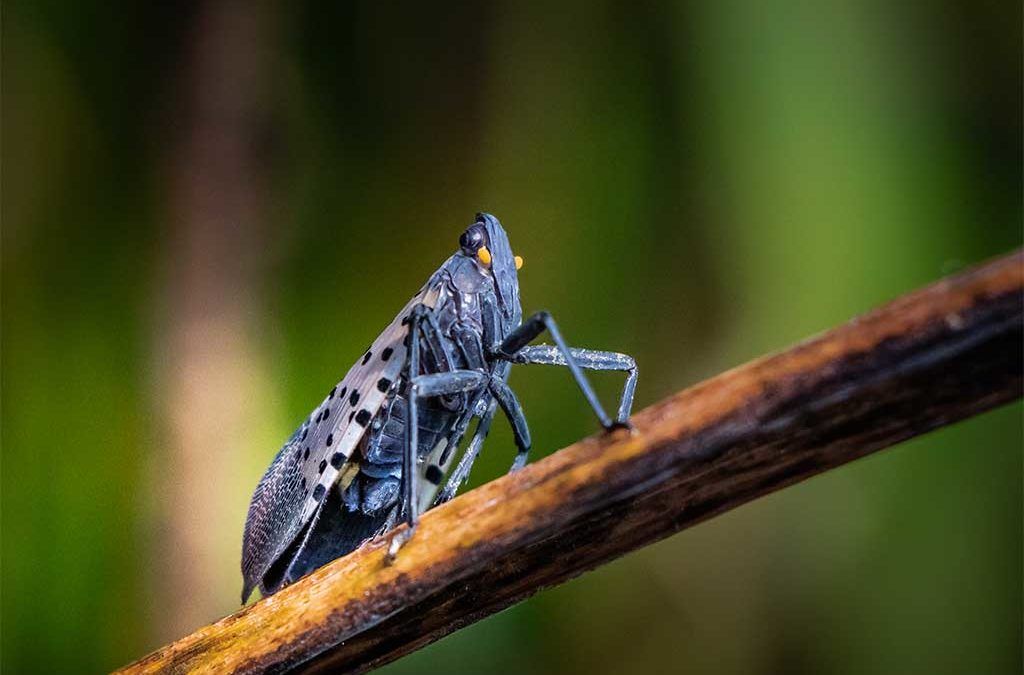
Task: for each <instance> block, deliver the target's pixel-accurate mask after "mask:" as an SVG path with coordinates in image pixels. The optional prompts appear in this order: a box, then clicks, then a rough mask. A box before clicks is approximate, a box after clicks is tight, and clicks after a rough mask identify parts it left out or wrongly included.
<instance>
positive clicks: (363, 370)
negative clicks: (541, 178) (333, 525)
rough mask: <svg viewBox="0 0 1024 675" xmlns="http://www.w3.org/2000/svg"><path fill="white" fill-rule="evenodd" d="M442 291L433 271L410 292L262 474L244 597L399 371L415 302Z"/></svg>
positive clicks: (328, 482) (321, 492)
mask: <svg viewBox="0 0 1024 675" xmlns="http://www.w3.org/2000/svg"><path fill="white" fill-rule="evenodd" d="M439 292H440V287H439V286H438V284H436V283H434V279H433V278H432V279H431V282H428V284H427V285H426V286H424V287H423V289H421V290H420V292H419V293H417V294H416V295H414V296H413V297H412V299H411V300H410V301H409V302H408V304H406V306H405V307H404V308H403V309H402V311H401V312H399V314H398V316H397V317H396V318H395V320H394V321H392V322H391V324H390V325H389V326H388V327H387V328H385V329H384V332H382V333H381V334H380V336H379V337H378V338H377V339H376V340H375V341H374V342H373V344H372V345H371V346H370V348H369V349H368V350H367V351H366V353H364V354H363V356H361V357H360V359H359V361H358V362H356V364H355V365H354V366H352V368H351V369H349V371H348V373H347V374H346V375H345V377H344V378H343V379H342V380H341V382H339V383H338V384H337V386H335V387H334V389H332V390H331V392H330V393H329V394H328V395H327V397H326V398H325V399H324V400H323V402H322V403H321V404H320V405H319V406H318V407H317V408H316V410H314V411H313V413H312V415H310V417H309V418H308V419H307V420H306V421H305V422H303V424H302V425H301V426H300V427H299V429H297V430H296V432H295V433H294V434H292V436H291V438H289V439H288V441H287V442H286V443H285V445H284V447H283V448H281V450H280V451H279V452H278V454H277V456H276V457H275V458H274V461H273V463H272V464H271V465H270V468H269V469H267V473H266V474H265V475H264V476H263V478H262V480H260V482H259V484H258V485H257V487H256V491H255V492H254V494H253V498H252V502H251V503H250V505H249V515H248V517H247V519H246V523H245V533H244V535H243V540H242V574H243V576H244V578H245V586H244V589H243V601H244V597H246V596H247V595H248V591H250V590H251V589H252V588H254V587H255V586H256V585H257V584H258V583H259V581H260V580H261V579H262V578H263V576H264V575H265V574H266V572H267V570H268V569H269V568H270V566H271V565H272V564H273V563H274V562H275V561H276V560H277V559H278V558H279V557H280V556H281V555H282V554H283V553H284V552H285V550H286V549H287V548H288V546H289V545H290V544H291V543H292V542H293V541H294V539H295V537H296V536H298V534H299V533H300V532H301V530H302V528H303V526H304V525H305V524H306V523H307V522H308V521H309V519H310V518H311V517H312V516H313V514H314V512H315V511H316V509H317V508H318V506H319V505H320V503H321V502H322V501H323V499H324V497H325V496H326V495H327V494H328V492H329V491H330V489H331V487H332V486H333V485H334V482H335V481H336V480H337V478H338V474H339V471H340V470H341V469H342V467H343V466H344V465H345V463H346V462H347V461H348V458H349V457H351V455H352V453H353V451H354V450H355V448H356V446H357V445H358V444H359V441H360V439H361V438H362V437H363V434H365V433H366V430H367V428H368V427H369V424H370V421H371V420H372V419H373V417H374V415H376V414H377V411H378V410H379V409H380V406H381V404H382V403H383V401H384V399H385V397H386V394H387V391H388V389H390V387H391V385H392V383H393V382H395V381H396V380H397V379H398V377H399V376H400V375H401V372H402V367H403V366H404V364H405V361H406V352H407V349H406V336H407V335H408V333H409V330H408V317H409V315H410V313H411V311H412V308H413V307H415V306H416V305H418V304H425V305H428V306H433V304H434V303H435V302H436V300H437V297H438V294H439ZM338 517H340V514H339V515H338Z"/></svg>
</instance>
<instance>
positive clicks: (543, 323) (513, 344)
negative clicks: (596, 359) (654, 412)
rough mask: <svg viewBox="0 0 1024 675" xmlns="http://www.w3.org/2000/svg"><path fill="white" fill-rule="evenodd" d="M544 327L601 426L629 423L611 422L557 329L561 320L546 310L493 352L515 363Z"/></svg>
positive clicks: (518, 329)
mask: <svg viewBox="0 0 1024 675" xmlns="http://www.w3.org/2000/svg"><path fill="white" fill-rule="evenodd" d="M545 330H546V331H547V332H548V333H549V334H550V335H551V339H552V340H554V341H555V346H556V347H557V348H558V351H559V352H560V353H561V355H562V358H564V359H565V365H566V367H568V368H569V371H570V372H571V373H572V376H573V379H575V380H576V385H577V386H578V387H579V388H580V391H581V392H583V396H584V398H586V399H587V403H589V404H590V407H591V408H592V409H593V411H594V414H595V415H597V419H598V421H599V422H601V426H603V427H604V428H605V429H606V430H611V429H615V428H617V427H622V426H626V424H625V423H623V422H612V420H611V419H610V418H609V417H608V414H607V413H606V412H605V411H604V408H603V407H602V406H601V402H600V401H599V400H598V399H597V394H595V393H594V389H593V387H591V386H590V382H588V381H587V377H586V375H584V374H583V371H582V370H581V369H580V367H579V365H578V364H577V363H576V359H575V358H573V356H572V352H571V350H570V349H569V346H568V345H567V344H566V343H565V339H563V338H562V332H561V331H560V330H558V324H556V323H555V320H554V319H553V318H552V317H551V315H550V314H548V313H547V312H537V313H536V314H534V315H533V316H531V317H530V318H529V319H527V320H526V321H524V322H523V323H522V325H520V326H519V327H518V328H516V329H515V330H513V331H512V332H511V333H509V334H508V336H507V337H506V338H505V339H504V340H503V341H502V342H501V344H499V345H498V346H496V347H495V348H494V349H493V353H494V355H495V356H496V357H497V358H500V359H504V360H506V361H512V362H513V363H514V362H515V361H516V355H517V354H518V353H519V352H520V351H521V350H522V349H523V348H524V347H526V345H528V344H529V343H530V342H532V341H533V340H534V339H535V338H536V337H537V336H538V335H540V334H541V333H543V332H544V331H545Z"/></svg>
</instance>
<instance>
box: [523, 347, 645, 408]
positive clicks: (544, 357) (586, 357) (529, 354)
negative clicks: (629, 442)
mask: <svg viewBox="0 0 1024 675" xmlns="http://www.w3.org/2000/svg"><path fill="white" fill-rule="evenodd" d="M569 353H570V354H571V355H572V358H573V359H574V360H575V361H576V364H577V365H578V366H579V367H580V368H584V369H586V370H615V371H621V372H624V373H626V374H627V375H626V383H625V384H624V385H623V387H622V396H621V398H620V399H619V412H618V415H617V417H616V420H617V421H618V422H619V423H620V424H627V423H628V422H629V414H630V412H631V411H632V409H633V394H634V393H635V392H636V379H637V367H636V361H635V360H634V359H633V357H632V356H630V355H628V354H620V353H618V352H601V351H595V350H592V349H578V348H576V347H571V348H570V349H569ZM514 362H515V363H535V364H541V365H547V366H566V365H568V362H567V361H566V359H565V357H564V356H563V355H562V352H561V350H559V349H558V347H554V346H552V345H536V346H533V347H523V348H522V349H520V350H519V351H518V352H517V353H516V354H515V359H514Z"/></svg>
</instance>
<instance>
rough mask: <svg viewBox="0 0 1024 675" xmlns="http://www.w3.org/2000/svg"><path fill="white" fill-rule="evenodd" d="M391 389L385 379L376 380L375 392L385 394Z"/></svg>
mask: <svg viewBox="0 0 1024 675" xmlns="http://www.w3.org/2000/svg"><path fill="white" fill-rule="evenodd" d="M390 387H391V380H389V379H388V378H386V377H382V378H380V379H379V380H377V391H379V392H386V391H387V390H388V389H389V388H390Z"/></svg>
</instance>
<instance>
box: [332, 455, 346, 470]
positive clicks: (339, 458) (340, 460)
mask: <svg viewBox="0 0 1024 675" xmlns="http://www.w3.org/2000/svg"><path fill="white" fill-rule="evenodd" d="M344 463H345V455H343V454H341V453H340V452H336V453H334V454H333V455H331V466H333V467H334V468H335V469H340V468H341V465H342V464H344Z"/></svg>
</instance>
